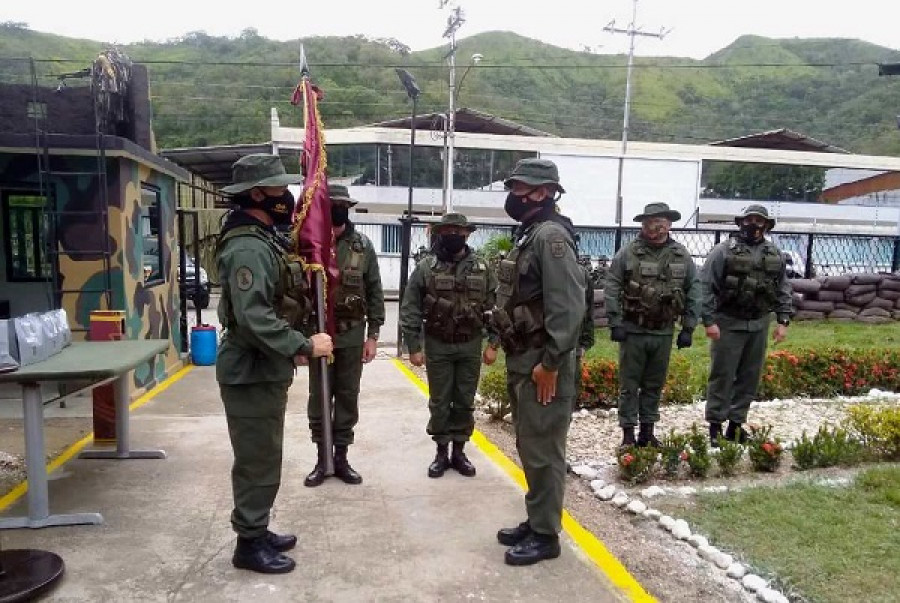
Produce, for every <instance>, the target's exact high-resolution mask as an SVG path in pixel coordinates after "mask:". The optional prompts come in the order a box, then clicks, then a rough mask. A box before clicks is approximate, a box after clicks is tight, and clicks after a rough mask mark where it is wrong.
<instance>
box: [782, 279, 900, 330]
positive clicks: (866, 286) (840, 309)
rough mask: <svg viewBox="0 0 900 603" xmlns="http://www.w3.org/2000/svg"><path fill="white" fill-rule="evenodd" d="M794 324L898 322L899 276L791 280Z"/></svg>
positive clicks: (899, 318)
mask: <svg viewBox="0 0 900 603" xmlns="http://www.w3.org/2000/svg"><path fill="white" fill-rule="evenodd" d="M791 285H792V287H793V289H794V307H795V309H796V314H795V315H794V320H821V319H828V320H835V321H851V320H857V321H860V322H865V323H870V324H879V323H885V322H889V321H891V320H900V275H895V274H875V273H865V274H846V275H843V276H827V277H821V278H818V279H794V280H792V281H791Z"/></svg>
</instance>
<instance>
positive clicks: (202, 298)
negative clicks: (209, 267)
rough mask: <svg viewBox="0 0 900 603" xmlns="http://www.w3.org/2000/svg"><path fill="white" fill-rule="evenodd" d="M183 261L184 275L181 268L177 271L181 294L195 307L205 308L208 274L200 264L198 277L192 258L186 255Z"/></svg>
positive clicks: (207, 295)
mask: <svg viewBox="0 0 900 603" xmlns="http://www.w3.org/2000/svg"><path fill="white" fill-rule="evenodd" d="M185 262H186V263H185V268H184V276H182V275H181V270H179V271H178V272H179V274H178V284H179V285H181V294H182V295H183V296H185V297H186V298H187V299H189V300H191V302H192V303H193V304H194V307H195V308H199V309H201V310H205V309H206V308H208V307H209V292H210V285H209V276H208V275H207V274H206V270H205V269H204V268H203V267H202V266H201V267H200V277H199V279H198V278H197V277H196V267H195V266H194V260H193V258H191V257H187V258H186V260H185Z"/></svg>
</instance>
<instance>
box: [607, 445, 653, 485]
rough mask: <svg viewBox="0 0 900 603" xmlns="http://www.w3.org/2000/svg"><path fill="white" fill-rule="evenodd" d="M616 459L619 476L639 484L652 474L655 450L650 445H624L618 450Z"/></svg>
mask: <svg viewBox="0 0 900 603" xmlns="http://www.w3.org/2000/svg"><path fill="white" fill-rule="evenodd" d="M616 460H617V461H618V464H619V477H621V478H622V479H623V480H624V481H626V482H629V483H632V484H641V483H644V482H646V481H647V480H649V479H650V478H651V477H652V476H653V470H654V469H655V468H656V462H657V451H656V449H655V448H653V447H652V446H648V447H646V448H638V447H637V446H626V447H624V448H622V449H621V450H619V452H618V454H617V456H616Z"/></svg>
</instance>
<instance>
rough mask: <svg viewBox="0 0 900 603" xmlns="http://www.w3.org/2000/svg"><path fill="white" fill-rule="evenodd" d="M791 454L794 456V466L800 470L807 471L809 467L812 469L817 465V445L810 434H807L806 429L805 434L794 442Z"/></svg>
mask: <svg viewBox="0 0 900 603" xmlns="http://www.w3.org/2000/svg"><path fill="white" fill-rule="evenodd" d="M791 456H793V457H794V468H795V469H797V470H799V471H806V470H807V469H812V468H813V467H815V466H816V460H817V456H818V455H817V454H816V445H815V443H814V442H813V441H812V439H810V437H809V436H807V435H806V430H805V429H804V430H803V435H801V436H800V439H799V440H797V441H796V442H794V447H793V448H792V449H791Z"/></svg>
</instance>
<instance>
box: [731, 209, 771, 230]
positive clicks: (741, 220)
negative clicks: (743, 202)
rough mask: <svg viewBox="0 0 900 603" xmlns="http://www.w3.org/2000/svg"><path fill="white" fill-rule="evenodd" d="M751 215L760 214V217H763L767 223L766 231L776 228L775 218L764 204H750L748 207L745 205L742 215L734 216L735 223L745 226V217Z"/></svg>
mask: <svg viewBox="0 0 900 603" xmlns="http://www.w3.org/2000/svg"><path fill="white" fill-rule="evenodd" d="M750 216H759V217H760V218H762V219H763V220H764V221H765V223H766V226H765V230H766V231H769V230H772V229H773V228H775V218H770V217H769V210H768V209H766V208H765V206H764V205H758V204H754V205H748V206H747V207H745V208H744V210H743V211H742V212H741V213H740V215H737V216H735V217H734V223H735V224H737V225H738V226H743V225H744V224H745V219H746V218H749V217H750Z"/></svg>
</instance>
